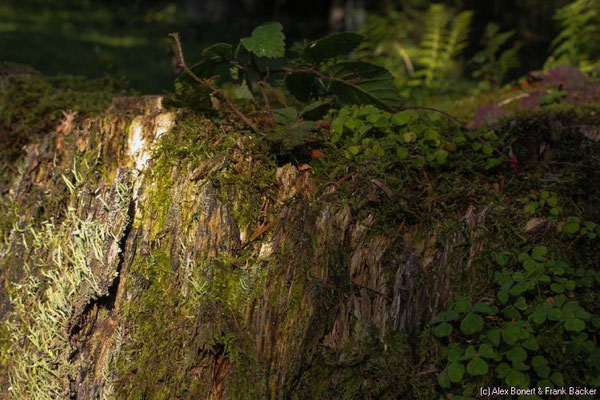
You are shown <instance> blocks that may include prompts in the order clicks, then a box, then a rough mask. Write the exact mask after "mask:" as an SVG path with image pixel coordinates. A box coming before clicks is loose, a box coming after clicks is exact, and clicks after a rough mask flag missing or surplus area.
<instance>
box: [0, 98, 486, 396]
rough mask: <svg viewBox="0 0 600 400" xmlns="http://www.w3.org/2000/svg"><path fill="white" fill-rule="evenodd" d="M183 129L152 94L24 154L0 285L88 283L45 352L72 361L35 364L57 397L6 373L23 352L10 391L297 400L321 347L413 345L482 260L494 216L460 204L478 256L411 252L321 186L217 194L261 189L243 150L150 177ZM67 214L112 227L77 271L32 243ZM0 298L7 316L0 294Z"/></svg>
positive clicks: (448, 250)
mask: <svg viewBox="0 0 600 400" xmlns="http://www.w3.org/2000/svg"><path fill="white" fill-rule="evenodd" d="M177 123H178V122H177V116H176V115H175V114H174V113H171V112H167V111H165V110H163V109H161V108H160V98H158V97H145V98H140V99H129V98H117V99H115V102H114V105H113V107H112V109H110V110H109V111H107V112H106V113H105V114H104V115H102V116H100V117H97V118H94V119H88V120H82V121H75V122H74V120H73V118H71V119H70V120H67V119H66V120H65V121H64V122H63V124H62V125H61V126H60V127H59V128H58V129H57V131H56V132H54V133H52V134H49V135H47V136H46V137H45V138H44V140H43V141H42V142H40V143H34V144H31V145H29V146H28V148H27V160H26V162H25V165H24V167H23V170H22V173H21V174H20V175H15V176H14V180H13V182H12V186H11V187H10V191H9V192H8V193H7V194H6V196H5V201H6V202H7V203H8V202H10V203H11V204H12V205H13V207H14V209H15V210H18V211H17V212H16V215H15V221H14V224H15V225H14V228H13V229H12V230H11V232H10V236H9V237H8V240H7V241H6V243H7V245H6V247H5V248H2V253H0V256H1V260H2V264H3V265H4V269H5V271H6V272H7V273H6V274H5V276H6V278H7V279H10V280H11V281H12V282H19V280H21V279H23V277H24V276H25V272H24V266H28V268H34V267H33V265H36V268H39V269H40V270H46V269H52V268H58V267H60V268H67V269H68V268H85V267H88V268H89V271H90V274H91V275H90V276H89V277H88V279H87V281H83V282H82V283H78V284H76V285H75V286H73V287H72V288H71V289H72V290H71V291H70V292H69V293H67V294H66V295H67V299H68V300H69V302H70V303H71V305H72V307H71V308H69V309H68V310H65V311H64V318H63V319H59V321H57V323H58V324H59V325H60V332H62V334H63V335H65V338H66V341H65V342H64V343H62V344H56V343H53V342H52V343H51V344H50V346H54V348H53V349H51V350H52V352H53V353H55V352H61V353H67V354H68V357H65V358H64V359H63V361H62V362H66V363H67V364H68V365H56V363H55V361H56V360H54V359H57V360H58V359H59V357H58V355H56V354H46V355H44V357H42V359H45V362H47V365H49V366H50V368H53V369H54V370H55V371H54V372H55V374H53V375H56V376H57V378H56V380H57V382H56V386H55V387H53V386H52V385H47V387H43V388H35V387H34V386H30V385H32V383H33V381H35V380H38V379H40V377H41V376H42V375H38V374H37V372H36V371H35V370H36V368H35V367H34V368H32V369H31V370H29V369H28V367H27V366H19V365H15V364H14V363H15V362H16V363H18V361H16V360H18V358H19V357H18V356H17V357H14V359H13V360H12V362H13V365H9V375H10V379H11V382H10V385H11V390H10V391H9V392H7V393H12V394H13V396H14V397H17V398H27V397H28V396H33V397H31V398H34V397H35V396H34V394H33V393H34V391H35V390H41V391H47V393H43V394H44V395H47V396H48V398H53V397H55V396H63V397H65V398H67V397H71V398H77V399H100V398H111V397H113V396H116V397H123V398H208V399H224V398H245V397H242V396H247V398H263V397H264V398H273V399H274V398H290V397H293V396H294V393H295V391H296V389H297V388H298V386H299V385H302V381H303V374H305V373H306V371H307V370H308V369H310V368H311V366H312V365H313V364H314V363H320V362H322V361H321V358H320V353H322V351H323V348H328V349H342V348H343V347H344V346H345V345H346V344H347V343H348V342H349V341H351V340H353V341H356V340H357V338H358V339H360V338H367V337H369V336H372V335H375V336H377V337H380V338H383V337H385V336H386V334H388V333H389V332H393V331H403V332H410V331H411V330H413V329H414V328H415V327H416V326H418V325H419V324H422V323H423V322H426V321H428V319H429V318H430V317H431V315H432V314H434V313H436V312H437V311H438V310H439V309H440V307H442V306H443V305H444V303H445V301H446V299H447V297H448V294H449V278H450V275H451V274H452V273H453V272H452V271H453V269H457V268H463V267H468V266H469V264H470V257H473V256H474V255H475V253H476V252H477V249H478V244H477V234H478V233H477V232H478V227H479V226H481V225H483V224H484V223H485V218H486V214H487V210H484V211H482V212H480V213H479V214H475V213H474V211H473V209H472V208H469V209H468V212H467V214H466V215H465V219H464V224H465V226H466V228H467V229H465V230H464V231H465V232H467V233H466V234H467V235H468V236H470V237H469V238H467V239H469V241H471V242H472V243H473V244H472V247H471V251H470V252H468V254H469V257H462V258H461V256H460V255H459V254H458V253H457V250H456V249H457V246H459V243H460V242H464V240H465V237H464V235H463V234H458V233H457V234H455V235H453V236H451V237H450V238H449V239H447V240H446V241H445V243H444V246H443V248H436V247H434V245H433V243H435V240H433V239H432V237H425V238H424V239H422V240H421V241H419V242H415V243H407V242H405V241H402V240H400V236H399V233H398V232H382V233H378V234H374V235H370V234H369V228H370V227H372V226H373V225H374V224H377V216H376V215H368V216H367V217H366V218H364V219H362V220H357V219H356V218H355V217H354V216H353V215H352V212H351V209H350V208H349V207H348V206H347V205H340V204H336V203H335V202H330V201H328V200H327V198H328V195H331V194H332V193H333V192H335V190H336V186H335V184H329V185H325V186H323V187H319V188H318V187H317V185H316V183H315V181H314V179H313V177H312V176H311V174H310V173H309V172H306V171H304V172H300V171H299V170H298V169H296V168H295V167H294V166H292V165H285V166H283V167H280V168H278V169H277V170H276V172H275V174H274V176H273V175H271V176H270V178H268V179H272V180H273V181H272V182H271V183H270V185H271V186H272V187H273V190H272V192H271V193H267V192H265V193H260V192H256V191H250V190H249V188H250V187H251V185H252V184H251V182H249V181H248V180H246V181H243V180H241V181H239V182H237V183H233V184H230V185H227V186H226V187H216V186H215V184H214V183H213V182H214V180H215V179H214V178H215V177H218V176H219V175H224V174H228V175H230V174H232V173H234V174H240V175H246V176H247V177H248V178H250V180H251V179H257V178H256V177H253V176H252V168H253V167H252V165H251V163H252V160H251V159H249V157H247V156H246V154H244V147H243V146H244V144H243V143H241V144H239V146H233V147H232V149H231V152H230V153H227V154H218V155H215V156H214V157H212V158H209V159H207V160H205V161H204V162H203V163H202V164H201V165H200V166H199V167H197V168H195V169H194V170H192V169H191V168H190V167H189V165H188V164H186V163H185V162H181V160H171V161H172V163H171V165H165V160H162V162H161V163H162V165H158V164H159V163H158V162H157V159H159V158H160V155H158V154H153V152H157V151H158V150H156V149H155V148H154V146H153V144H154V143H156V142H157V141H158V140H159V138H160V137H161V136H163V135H171V134H174V133H172V132H171V131H170V130H171V128H173V127H174V126H175V125H176V124H177ZM204 129H206V128H204ZM208 129H216V128H215V127H214V126H212V125H210V124H208ZM159 167H160V169H159ZM83 169H85V170H83ZM67 180H68V181H69V182H70V183H67V184H66V183H65V181H67ZM68 186H70V189H71V190H70V191H69V190H67V187H68ZM373 188H376V186H375V185H373ZM250 203H254V204H256V205H258V207H248V204H250ZM267 208H268V213H267V212H266V211H267ZM69 210H70V211H69ZM69 213H70V214H72V217H69V216H68V215H69ZM244 213H250V215H244ZM68 218H71V219H72V220H77V221H79V220H80V221H84V222H85V221H87V222H95V223H98V224H100V225H101V226H102V227H103V228H104V229H103V230H102V232H103V233H102V235H101V237H102V240H101V241H100V242H98V243H97V244H96V245H94V244H93V243H90V242H89V241H88V242H83V244H82V247H81V249H82V251H84V252H86V253H87V254H85V262H84V264H86V265H78V264H77V262H76V261H73V260H71V261H69V262H63V264H61V265H58V264H57V263H56V262H54V263H53V261H52V260H53V257H54V258H55V257H56V254H54V252H55V251H56V249H57V247H55V246H54V245H50V246H45V245H44V244H38V245H37V246H38V247H39V248H35V246H36V245H35V244H32V243H33V242H35V240H34V238H33V237H32V235H33V233H32V232H35V231H36V230H40V229H42V228H41V227H42V225H43V223H42V221H49V220H51V219H53V220H54V223H55V224H58V223H60V222H61V221H65V220H67V219H68ZM242 221H243V224H242ZM76 226H77V227H78V228H79V229H80V230H82V229H84V227H85V225H83V223H80V224H79V225H77V224H75V223H73V221H71V222H70V223H67V224H66V225H65V227H64V229H66V230H70V232H67V233H66V236H64V237H66V243H63V244H62V245H65V246H66V247H65V248H66V250H65V251H66V252H67V253H68V252H69V251H71V250H69V249H68V248H67V247H68V241H70V240H72V237H73V236H72V235H73V234H74V233H73V230H74V229H75V227H76ZM55 230H56V232H59V231H60V229H59V228H56V229H55ZM55 235H58V233H55ZM32 246H33V247H34V248H35V249H34V250H32ZM94 246H95V247H98V246H100V247H101V249H99V250H96V251H97V253H98V254H96V253H94ZM73 251H74V250H73ZM464 253H465V252H464V250H462V249H461V253H460V254H464ZM94 254H95V255H94ZM55 261H56V260H55ZM219 269H224V271H219ZM27 273H29V272H27ZM60 273H62V272H61V271H60V270H59V274H60ZM199 276H200V277H202V279H203V280H201V279H200V278H198V277H199ZM59 278H60V279H63V278H62V276H60V277H59ZM60 279H59V282H57V284H60ZM199 280H200V281H199ZM91 282H93V284H92V283H91ZM47 285H49V286H52V283H49V284H47ZM3 289H4V288H3ZM35 289H36V290H38V291H41V292H43V290H45V286H44V285H43V284H42V285H41V286H39V287H38V286H36V287H35ZM42 297H43V296H42ZM2 300H3V301H2V306H3V307H2V312H3V313H6V312H7V311H9V310H11V309H10V308H9V307H8V303H9V302H8V294H7V293H6V292H4V293H3V295H2ZM27 306H29V307H31V308H30V310H29V312H30V313H31V315H30V316H31V317H32V318H36V313H40V314H41V313H44V312H48V309H49V308H50V309H51V308H52V307H53V305H52V303H51V301H50V300H48V299H42V300H39V299H35V298H34V299H33V300H31V302H30V303H27ZM42 306H43V307H42ZM179 307H180V308H181V309H182V310H180V309H179ZM12 311H15V310H14V309H13V310H12ZM16 312H17V313H18V312H19V310H16ZM61 315H62V314H61ZM14 329H16V330H17V331H18V330H19V329H24V328H23V327H16V328H14ZM33 329H36V328H35V327H34V328H33ZM37 329H40V330H43V329H44V328H43V327H42V326H38V327H37ZM38 333H39V332H38ZM22 345H23V346H24V348H28V349H29V350H28V351H35V349H32V348H31V345H27V344H26V343H22ZM28 346H29V347H28ZM346 361H347V360H343V359H340V360H339V362H340V364H343V363H344V362H346ZM11 368H12V370H11ZM20 368H23V369H20ZM53 379H54V378H53ZM65 386H67V387H65ZM244 393H245V394H244ZM40 397H42V396H40Z"/></svg>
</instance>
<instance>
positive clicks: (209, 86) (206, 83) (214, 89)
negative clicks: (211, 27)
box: [169, 32, 258, 133]
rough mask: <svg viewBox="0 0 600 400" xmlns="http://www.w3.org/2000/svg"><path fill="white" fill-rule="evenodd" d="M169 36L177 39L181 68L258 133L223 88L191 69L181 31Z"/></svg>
mask: <svg viewBox="0 0 600 400" xmlns="http://www.w3.org/2000/svg"><path fill="white" fill-rule="evenodd" d="M169 36H171V37H172V38H173V40H174V41H175V53H176V55H177V63H178V64H179V66H180V67H181V68H183V70H184V71H185V72H186V73H187V74H188V75H190V76H191V77H192V78H193V79H194V80H195V81H197V82H198V83H200V84H201V85H202V86H204V87H205V88H207V89H209V90H210V91H211V92H212V93H213V94H215V95H217V96H219V97H220V98H221V100H223V101H224V102H225V104H227V107H229V109H230V110H231V111H232V112H233V113H234V114H235V115H237V116H238V117H239V118H240V119H241V120H242V121H244V123H245V124H246V125H247V126H248V127H249V128H250V129H251V130H252V131H253V132H254V133H258V129H256V127H255V126H254V124H253V123H252V122H251V121H250V120H249V119H248V117H246V116H245V115H244V114H243V113H242V112H241V111H240V110H239V109H238V108H237V107H236V106H235V105H234V104H233V103H232V102H231V100H229V98H228V97H227V96H226V95H225V93H223V91H222V90H220V89H218V88H217V87H215V86H214V85H213V84H212V83H210V80H208V79H202V78H200V77H198V76H197V75H196V74H195V73H194V72H193V71H192V70H191V69H190V67H188V65H187V64H186V62H185V59H184V57H183V48H182V47H181V40H180V39H179V33H177V32H173V33H170V34H169Z"/></svg>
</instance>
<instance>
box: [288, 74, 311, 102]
mask: <svg viewBox="0 0 600 400" xmlns="http://www.w3.org/2000/svg"><path fill="white" fill-rule="evenodd" d="M315 82H316V76H315V75H314V74H312V73H308V72H294V73H290V74H288V75H286V77H285V86H286V88H287V90H289V92H290V93H291V94H292V96H294V97H295V98H297V99H298V100H300V101H302V102H304V103H306V102H308V101H310V100H311V98H312V92H313V85H314V84H315Z"/></svg>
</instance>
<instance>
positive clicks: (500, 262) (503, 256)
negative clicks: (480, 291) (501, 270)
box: [496, 252, 509, 267]
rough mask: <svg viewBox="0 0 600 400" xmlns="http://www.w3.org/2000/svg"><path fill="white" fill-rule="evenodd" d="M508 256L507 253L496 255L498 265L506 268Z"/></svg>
mask: <svg viewBox="0 0 600 400" xmlns="http://www.w3.org/2000/svg"><path fill="white" fill-rule="evenodd" d="M508 256H509V254H508V253H506V252H502V253H499V254H496V263H497V264H498V265H500V266H502V267H503V266H505V265H506V264H508V260H509V259H508Z"/></svg>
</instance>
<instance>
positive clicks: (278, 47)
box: [240, 22, 285, 58]
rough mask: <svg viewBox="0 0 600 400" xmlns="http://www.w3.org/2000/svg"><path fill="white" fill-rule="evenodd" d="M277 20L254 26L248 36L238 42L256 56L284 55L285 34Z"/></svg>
mask: <svg viewBox="0 0 600 400" xmlns="http://www.w3.org/2000/svg"><path fill="white" fill-rule="evenodd" d="M282 31H283V27H282V26H281V24H280V23H279V22H267V23H265V24H262V25H260V26H258V27H256V28H255V29H254V30H253V31H252V35H251V36H250V37H246V38H243V39H242V40H240V43H241V44H242V45H243V46H244V47H245V48H246V50H248V51H249V52H251V53H254V54H255V55H257V56H258V57H268V58H276V57H283V56H284V55H285V35H284V34H283V32H282Z"/></svg>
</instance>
